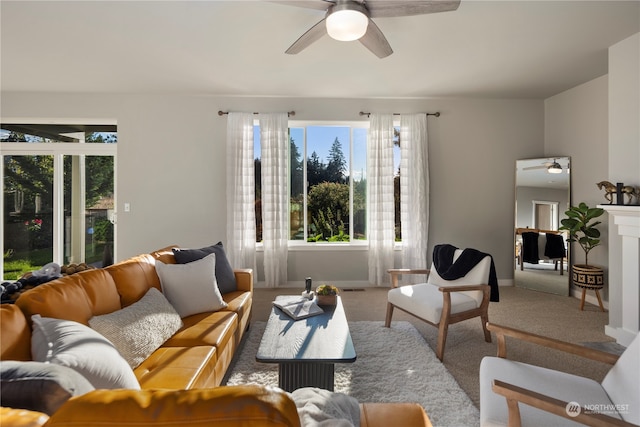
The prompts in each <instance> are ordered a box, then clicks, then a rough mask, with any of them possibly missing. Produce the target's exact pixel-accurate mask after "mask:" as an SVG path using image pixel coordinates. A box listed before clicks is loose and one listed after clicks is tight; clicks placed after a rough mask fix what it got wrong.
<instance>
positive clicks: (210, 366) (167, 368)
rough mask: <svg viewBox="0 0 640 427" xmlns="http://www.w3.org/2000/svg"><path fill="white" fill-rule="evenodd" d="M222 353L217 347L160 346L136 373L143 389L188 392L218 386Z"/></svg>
mask: <svg viewBox="0 0 640 427" xmlns="http://www.w3.org/2000/svg"><path fill="white" fill-rule="evenodd" d="M217 363H218V353H217V350H216V348H215V347H213V346H194V347H164V346H163V347H160V348H159V349H157V350H156V351H154V352H153V353H152V354H151V355H150V356H149V358H147V359H146V360H145V361H144V362H142V363H141V364H140V366H138V367H137V368H136V369H135V370H134V373H135V375H136V377H137V379H138V381H139V382H140V387H141V388H143V389H152V388H166V389H175V390H188V389H193V388H206V387H214V386H217V385H219V384H220V379H217V378H216V377H215V367H216V365H217Z"/></svg>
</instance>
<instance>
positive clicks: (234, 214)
mask: <svg viewBox="0 0 640 427" xmlns="http://www.w3.org/2000/svg"><path fill="white" fill-rule="evenodd" d="M253 159H254V158H253V114H252V113H231V112H230V113H229V116H228V117H227V242H226V245H225V249H226V252H227V257H228V258H229V262H230V263H231V265H232V266H233V267H234V268H252V269H253V270H254V272H255V271H256V216H255V180H254V176H255V173H254V165H253V161H254V160H253ZM253 277H254V281H255V278H256V274H254V275H253Z"/></svg>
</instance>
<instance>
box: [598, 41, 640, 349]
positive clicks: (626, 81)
mask: <svg viewBox="0 0 640 427" xmlns="http://www.w3.org/2000/svg"><path fill="white" fill-rule="evenodd" d="M609 76H610V77H609V148H608V154H609V174H608V180H609V181H611V182H613V183H616V182H623V183H625V184H628V185H635V186H636V187H640V33H638V34H635V35H633V36H631V37H629V38H627V39H625V40H622V41H621V42H619V43H617V44H615V45H613V46H611V48H609ZM608 247H609V283H611V285H612V286H611V289H610V298H609V304H610V305H609V324H608V325H607V329H606V331H607V334H609V335H611V336H614V337H616V338H619V337H620V336H624V333H620V329H621V328H622V326H623V323H622V313H623V304H625V305H626V306H627V307H628V305H634V304H635V307H636V312H637V307H638V305H639V304H640V301H629V300H627V301H623V300H624V296H623V292H622V286H623V285H622V261H621V260H622V238H621V236H620V235H618V230H617V226H616V225H615V224H613V221H611V222H610V223H609V241H608ZM625 285H626V286H635V285H634V284H633V283H631V284H629V283H627V284H625Z"/></svg>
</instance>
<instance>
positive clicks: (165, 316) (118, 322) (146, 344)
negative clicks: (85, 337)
mask: <svg viewBox="0 0 640 427" xmlns="http://www.w3.org/2000/svg"><path fill="white" fill-rule="evenodd" d="M89 326H91V328H92V329H94V330H96V331H98V332H99V333H100V334H101V335H103V336H104V337H105V338H107V339H108V340H109V341H111V343H113V345H114V346H115V347H116V348H117V349H118V351H119V352H120V354H121V355H122V357H124V359H125V360H126V361H127V363H129V366H131V367H132V368H135V367H136V366H138V365H139V364H140V363H142V361H143V360H145V359H146V358H147V357H149V355H150V354H151V353H153V351H154V350H155V349H157V348H158V347H160V346H161V345H162V343H164V342H165V341H166V340H168V339H169V338H170V337H171V336H172V335H173V334H174V333H175V332H176V331H177V330H178V329H180V328H181V327H182V319H180V315H179V314H178V313H177V312H176V311H175V309H174V308H173V306H172V305H171V304H169V301H167V299H166V298H165V297H164V295H162V293H161V292H160V291H159V290H157V289H156V288H151V289H149V290H148V291H147V293H146V294H145V296H143V297H142V298H141V299H140V300H139V301H137V302H135V303H133V304H131V305H130V306H128V307H125V308H123V309H122V310H118V311H114V312H113V313H109V314H104V315H102V316H94V317H92V318H91V319H89Z"/></svg>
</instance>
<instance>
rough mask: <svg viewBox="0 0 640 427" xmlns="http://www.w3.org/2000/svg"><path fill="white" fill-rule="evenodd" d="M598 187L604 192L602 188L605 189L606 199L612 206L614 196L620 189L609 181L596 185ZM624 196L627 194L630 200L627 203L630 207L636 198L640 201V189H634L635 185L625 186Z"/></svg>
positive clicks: (623, 188)
mask: <svg viewBox="0 0 640 427" xmlns="http://www.w3.org/2000/svg"><path fill="white" fill-rule="evenodd" d="M596 185H597V186H598V189H600V190H602V188H603V187H604V198H605V199H606V200H608V201H609V204H612V203H613V194H616V193H617V192H618V188H617V187H616V186H615V185H614V184H612V183H610V182H609V181H600V182H598V183H596ZM622 194H626V195H627V197H628V198H629V201H628V202H627V204H628V205H630V204H631V201H632V200H633V198H634V197H636V198H637V199H638V200H640V189H638V190H637V189H636V187H634V186H633V185H625V186H623V187H622ZM623 198H624V196H623Z"/></svg>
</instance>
